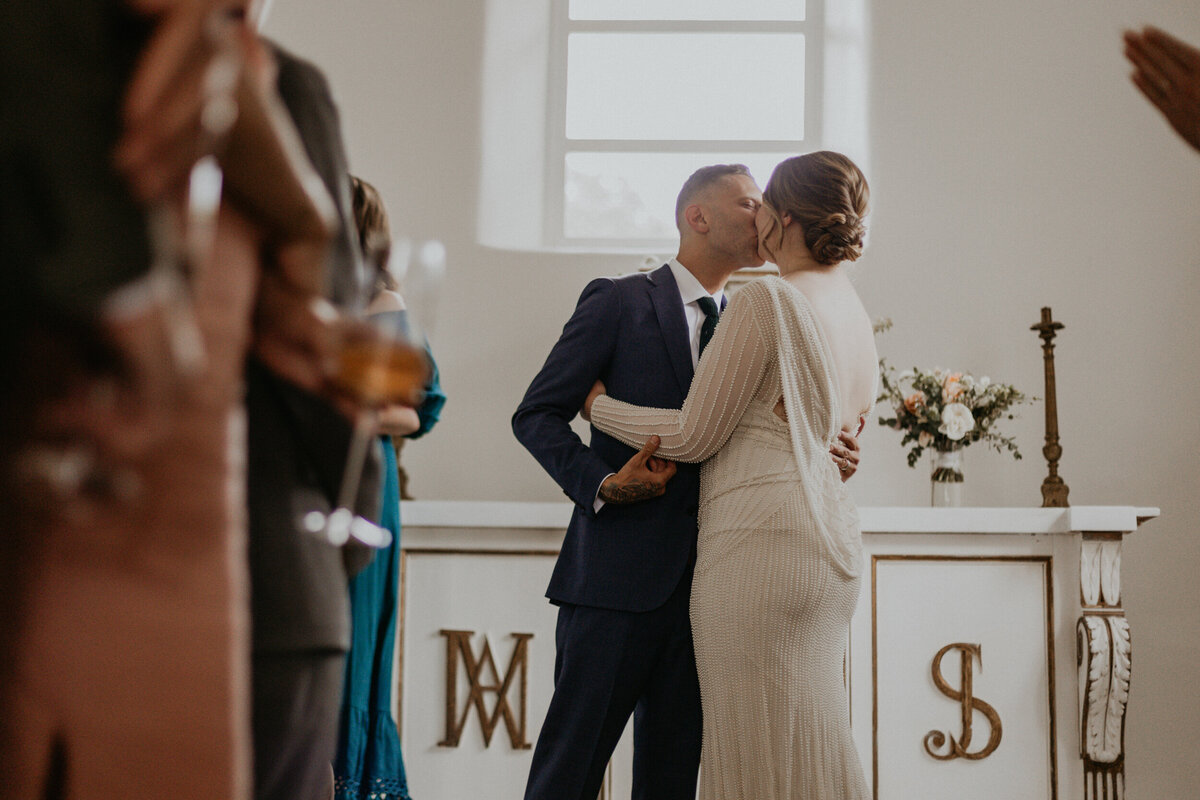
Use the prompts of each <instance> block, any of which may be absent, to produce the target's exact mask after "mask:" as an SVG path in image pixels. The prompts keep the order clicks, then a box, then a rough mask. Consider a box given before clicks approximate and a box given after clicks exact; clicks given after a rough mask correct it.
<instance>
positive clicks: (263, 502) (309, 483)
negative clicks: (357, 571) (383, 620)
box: [246, 45, 382, 653]
mask: <svg viewBox="0 0 1200 800" xmlns="http://www.w3.org/2000/svg"><path fill="white" fill-rule="evenodd" d="M272 47H273V49H274V51H275V57H276V59H277V61H278V64H279V93H280V96H281V97H282V98H283V102H284V105H285V106H286V107H287V109H288V112H289V113H290V114H291V116H292V119H293V121H294V122H295V124H296V128H297V129H298V131H299V133H300V138H301V139H302V141H303V142H304V147H305V149H306V150H307V152H308V156H309V159H310V160H311V161H312V163H313V166H314V167H315V168H316V169H317V172H318V173H319V174H320V175H321V178H322V179H323V180H324V182H325V185H326V187H327V188H328V190H329V193H330V194H331V195H332V196H333V198H334V202H335V204H336V205H337V210H338V216H339V218H340V220H341V230H340V231H339V232H338V235H337V237H336V240H335V243H334V246H333V248H332V249H331V256H330V263H329V270H328V272H329V282H328V296H329V298H330V299H331V300H332V301H333V302H334V303H335V304H336V305H339V306H341V307H343V308H345V309H350V310H357V309H358V308H361V307H362V305H363V304H364V302H365V300H366V296H367V292H368V291H369V286H368V284H367V280H366V272H365V269H364V265H363V260H362V256H361V254H360V253H359V250H358V244H357V238H356V236H355V233H354V230H355V229H354V221H353V217H352V215H351V206H350V185H349V176H348V173H347V168H346V154H345V148H344V145H343V143H342V136H341V129H340V124H339V121H338V114H337V109H336V107H335V106H334V104H333V98H332V97H331V95H330V92H329V86H328V84H327V83H326V81H325V78H324V76H323V75H322V74H321V72H320V71H319V70H318V69H317V68H316V67H315V66H313V65H312V64H310V63H308V62H306V61H303V60H302V59H299V58H297V57H296V56H293V55H291V54H290V53H288V52H287V51H285V50H283V49H281V48H279V47H278V46H277V45H272ZM246 380H247V387H246V405H247V417H248V422H249V431H248V436H249V453H248V470H249V484H248V500H249V507H250V591H251V616H252V620H253V626H254V638H253V645H254V650H255V651H256V652H260V653H265V652H272V653H280V652H302V651H313V650H345V649H347V648H348V647H349V645H350V610H349V600H348V597H347V592H346V580H347V577H348V569H347V566H346V554H345V553H343V551H342V550H340V549H338V548H335V547H333V546H332V545H330V544H328V543H327V542H325V541H324V540H322V539H320V538H318V537H316V536H314V535H313V534H311V533H308V532H306V531H304V530H301V529H300V527H299V521H300V520H301V518H302V517H303V516H304V514H305V513H307V512H309V511H314V510H315V511H322V512H328V511H329V510H331V508H333V507H334V506H335V504H336V502H337V494H338V490H339V487H340V485H341V480H342V471H343V467H344V466H345V460H346V452H347V449H348V446H349V442H350V435H351V425H350V423H349V421H348V420H347V419H346V418H345V417H344V416H342V415H341V414H340V413H339V412H338V411H336V410H335V409H334V408H333V407H331V406H330V405H329V404H327V403H326V402H325V401H324V400H323V399H321V398H320V397H317V396H315V395H312V394H310V393H308V392H306V391H304V390H302V389H300V388H298V387H296V386H294V385H292V384H289V383H287V382H286V381H284V380H282V379H280V378H279V377H277V376H275V375H274V374H272V373H271V372H270V371H269V370H268V369H266V368H265V367H263V366H262V365H261V364H259V363H258V362H256V361H254V360H253V359H251V361H250V363H249V364H248V366H247V371H246ZM380 455H381V454H380V452H379V451H378V448H377V447H376V448H373V449H372V451H371V456H372V457H371V459H370V460H369V464H368V468H367V470H366V472H365V473H364V476H363V483H362V486H361V488H360V490H359V498H358V503H357V508H356V511H357V512H358V513H359V514H361V515H362V516H365V517H367V518H369V519H372V520H378V518H379V511H380V490H381V486H382V481H381V477H382V476H381V469H380V465H381V459H380ZM352 560H356V561H358V563H359V564H361V563H363V560H362V559H352Z"/></svg>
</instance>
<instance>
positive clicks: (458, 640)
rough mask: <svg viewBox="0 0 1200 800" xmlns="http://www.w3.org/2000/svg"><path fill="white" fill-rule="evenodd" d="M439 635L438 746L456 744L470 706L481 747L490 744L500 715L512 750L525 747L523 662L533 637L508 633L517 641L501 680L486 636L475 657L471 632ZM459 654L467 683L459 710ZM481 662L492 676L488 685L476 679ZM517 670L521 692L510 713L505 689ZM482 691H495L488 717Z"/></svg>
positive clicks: (480, 672)
mask: <svg viewBox="0 0 1200 800" xmlns="http://www.w3.org/2000/svg"><path fill="white" fill-rule="evenodd" d="M441 634H442V636H445V637H446V738H445V739H443V740H442V741H440V742H438V744H439V745H440V746H442V747H458V742H459V740H460V739H462V732H463V728H464V727H466V725H467V717H468V716H469V715H470V713H471V709H472V708H474V709H475V711H476V713H478V715H479V724H480V726H481V727H482V728H483V745H484V747H490V746H491V744H492V733H493V732H494V731H495V730H496V723H498V722H499V721H500V720H501V718H503V719H504V727H505V729H506V730H507V731H508V739H509V741H511V742H512V746H513V749H514V750H528V749H529V748H530V744H529V742H528V741H527V740H526V738H525V708H526V686H527V677H526V670H527V666H526V665H527V656H528V651H529V648H528V645H529V640H530V639H532V638H533V634H532V633H514V634H512V637H513V638H514V639H516V640H517V644H516V646H515V647H514V648H513V654H512V660H510V661H509V662H508V669H507V670H506V671H505V673H504V678H503V679H501V677H500V670H499V669H497V668H496V661H495V659H494V658H492V646H491V644H490V643H489V642H488V640H487V637H486V636H485V637H484V639H483V653H482V654H481V655H480V656H479V658H476V657H475V651H474V650H472V649H471V637H472V636H474V635H475V631H451V630H442V631H441ZM460 656H461V660H462V665H463V669H464V670H465V671H466V674H467V685H468V686H470V692H469V694H468V695H467V701H466V703H465V704H464V705H463V707H462V711H461V712H460V711H459V707H458V663H459V658H460ZM485 664H486V665H487V666H489V667H490V668H491V671H492V675H494V676H495V679H496V682H495V683H493V684H490V685H484V684H482V683H480V682H479V681H480V678H481V677H482V676H483V668H484V665H485ZM518 671H520V675H521V681H520V690H521V694H520V706H519V707H520V714H519V715H516V714H513V709H512V706H511V705H510V704H509V702H508V692H509V689H510V688H511V687H512V684H513V678H514V677H515V676H516V675H517V672H518ZM484 692H495V693H496V708H495V710H494V711H493V712H492V714H491V715H490V716H489V715H488V713H487V709H486V707H485V706H484V702H483V693H484ZM518 716H519V718H520V722H519V723H518V721H517V719H518Z"/></svg>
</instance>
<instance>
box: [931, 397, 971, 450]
mask: <svg viewBox="0 0 1200 800" xmlns="http://www.w3.org/2000/svg"><path fill="white" fill-rule="evenodd" d="M974 427H975V417H974V416H972V414H971V409H969V408H967V407H966V406H964V405H963V404H962V403H950V404H949V405H947V406H946V407H945V408H944V409H942V424H941V427H939V428H938V432H939V433H943V434H945V435H946V438H947V439H950V440H951V441H955V442H957V441H958V440H959V439H961V438H963V437H964V436H966V435H967V434H968V433H970V432H971V429H972V428H974Z"/></svg>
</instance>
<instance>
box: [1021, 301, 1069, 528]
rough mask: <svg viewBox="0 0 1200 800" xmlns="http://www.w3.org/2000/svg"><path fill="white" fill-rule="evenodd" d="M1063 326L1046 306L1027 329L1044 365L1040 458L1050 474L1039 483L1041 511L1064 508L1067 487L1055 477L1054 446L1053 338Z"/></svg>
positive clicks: (1059, 448) (1059, 454)
mask: <svg viewBox="0 0 1200 800" xmlns="http://www.w3.org/2000/svg"><path fill="white" fill-rule="evenodd" d="M1064 327H1066V326H1064V325H1063V324H1062V323H1061V322H1054V321H1053V319H1052V317H1051V315H1050V309H1049V307H1045V308H1043V309H1042V321H1041V322H1039V323H1038V324H1037V325H1034V326H1032V327H1031V328H1030V330H1033V331H1037V332H1038V335H1039V336H1041V338H1042V355H1043V360H1044V362H1045V366H1046V444H1045V446H1044V447H1042V455H1044V456H1045V457H1046V461H1047V462H1049V464H1050V474H1049V475H1047V476H1046V479H1045V480H1044V481H1042V508H1066V507H1067V506H1068V505H1070V504H1069V503H1067V493H1068V492H1070V491H1071V490H1070V488H1068V487H1067V484H1065V483H1064V482H1063V479H1062V478H1060V477H1059V475H1058V460H1059V459H1060V458H1062V445H1060V444H1059V443H1058V401H1057V399H1056V398H1055V393H1054V337H1055V335H1057V333H1058V332H1059V331H1060V330H1062V329H1063V328H1064Z"/></svg>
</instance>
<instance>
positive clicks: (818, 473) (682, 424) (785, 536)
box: [591, 276, 868, 800]
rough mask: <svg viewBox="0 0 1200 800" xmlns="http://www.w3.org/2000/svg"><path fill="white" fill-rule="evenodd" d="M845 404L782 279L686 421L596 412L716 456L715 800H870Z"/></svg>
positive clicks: (709, 633)
mask: <svg viewBox="0 0 1200 800" xmlns="http://www.w3.org/2000/svg"><path fill="white" fill-rule="evenodd" d="M838 394H839V392H838V381H837V376H836V366H835V363H834V361H833V359H832V355H831V352H830V349H829V344H828V342H827V341H826V339H825V337H824V334H823V332H822V330H821V325H820V322H819V320H818V318H817V317H816V315H815V313H814V311H813V309H812V307H811V305H810V304H809V302H808V299H807V298H806V297H805V295H804V294H803V293H802V292H801V291H800V290H799V289H797V288H795V287H794V286H792V285H791V284H790V283H788V282H787V281H785V280H783V279H781V278H776V277H774V276H770V277H765V278H762V279H759V280H755V281H752V282H751V283H749V284H747V285H746V286H745V287H743V288H742V289H741V290H740V291H738V292H737V293H736V294H735V295H734V296H733V297H732V299H731V301H730V303H729V308H728V309H727V310H726V311H725V313H724V314H722V315H721V323H720V325H719V326H718V327H717V332H716V335H715V336H714V337H713V340H712V342H711V343H710V344H709V346H708V347H707V348H706V350H705V353H704V357H703V358H702V359H701V360H700V363H699V365H698V366H697V370H696V375H695V378H694V379H693V381H692V386H691V391H690V393H689V394H688V398H687V401H686V402H685V403H684V406H683V408H682V409H681V410H674V409H672V410H667V409H649V408H643V407H639V406H632V405H629V404H627V403H622V402H620V401H617V400H614V399H613V398H611V397H607V396H601V397H599V398H597V399H596V401H595V402H594V404H593V406H592V410H591V417H592V424H594V425H595V426H596V427H598V428H599V429H600V430H602V431H604V432H605V433H608V434H610V435H612V436H615V437H616V438H618V439H620V440H622V441H624V442H625V443H627V444H629V445H632V446H634V447H640V446H641V445H642V444H643V443H644V442H645V440H646V439H647V438H648V437H650V436H651V435H655V434H657V435H658V436H659V437H661V439H662V443H661V445H660V447H659V449H658V453H657V454H658V455H661V456H664V457H666V458H670V459H674V460H679V461H689V462H697V461H704V460H705V459H708V460H707V461H705V463H704V465H703V467H702V469H701V479H700V533H699V540H698V545H697V561H696V571H695V579H694V582H693V586H692V598H691V620H692V633H693V637H694V639H695V648H696V663H697V668H698V671H699V676H700V691H701V700H702V704H703V710H704V741H703V750H702V756H701V766H700V798H701V800H824V799H827V798H828V799H830V800H831V799H832V798H839V799H840V798H852V799H854V800H857V799H859V798H862V800H865V798H867V797H868V792H867V785H866V782H865V780H864V778H863V772H862V767H861V765H860V763H859V758H858V753H857V752H856V750H855V747H854V742H853V740H852V738H851V734H850V724H849V713H848V711H849V709H848V698H847V692H846V683H845V672H844V664H845V660H844V659H845V653H846V645H847V641H848V628H849V624H850V617H851V615H852V614H853V613H854V606H855V603H856V601H857V599H858V592H859V575H860V571H861V568H862V539H861V535H860V532H859V525H858V514H857V511H856V509H855V507H854V504H853V502H852V500H851V498H850V496H849V493H848V492H847V491H846V489H845V486H844V484H843V483H842V481H841V479H840V476H839V474H838V469H837V467H836V466H835V465H834V463H833V460H832V459H831V458H830V457H829V447H830V445H831V444H832V442H833V441H834V439H835V437H836V436H837V434H838V431H839V430H840V428H841V420H840V419H839V415H840V411H839V409H840V408H841V407H842V406H841V404H840V400H839V397H838ZM781 399H782V401H783V406H784V409H785V410H786V419H784V417H783V416H781V415H780V414H778V413H776V411H775V408H776V405H777V403H778V402H779V401H780V400H781Z"/></svg>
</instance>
